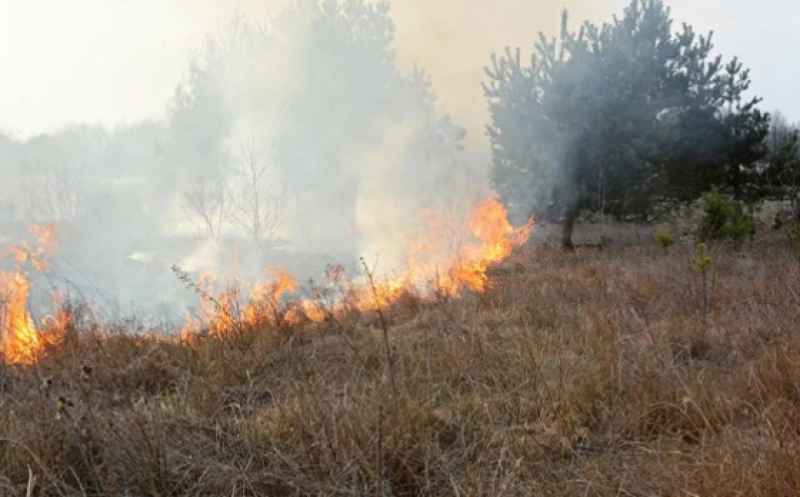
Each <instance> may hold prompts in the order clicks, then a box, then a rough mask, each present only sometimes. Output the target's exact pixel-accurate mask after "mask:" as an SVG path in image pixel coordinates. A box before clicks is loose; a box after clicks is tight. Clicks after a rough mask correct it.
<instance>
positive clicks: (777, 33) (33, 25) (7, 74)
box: [0, 0, 800, 137]
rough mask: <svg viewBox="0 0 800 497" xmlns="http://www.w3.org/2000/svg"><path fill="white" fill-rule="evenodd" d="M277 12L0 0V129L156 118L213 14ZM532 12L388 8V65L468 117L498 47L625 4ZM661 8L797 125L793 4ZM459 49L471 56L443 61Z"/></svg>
mask: <svg viewBox="0 0 800 497" xmlns="http://www.w3.org/2000/svg"><path fill="white" fill-rule="evenodd" d="M284 2H285V0H260V1H255V0H0V130H3V131H5V132H9V133H12V134H14V135H16V136H19V137H24V136H28V135H30V134H32V133H36V132H41V131H47V130H50V129H53V128H56V127H58V126H61V125H63V124H65V123H68V122H71V121H89V122H98V121H100V122H105V123H109V124H116V123H120V122H125V121H136V120H140V119H143V118H148V117H154V116H158V115H160V114H161V113H162V112H163V110H164V107H165V104H166V102H167V100H168V99H169V97H170V96H171V95H172V92H173V90H174V88H175V85H176V84H177V83H178V81H179V80H180V79H181V77H182V76H183V75H184V74H185V71H186V68H187V63H188V60H189V58H190V56H191V55H192V53H193V51H194V50H195V49H196V48H197V47H198V46H199V44H200V42H201V40H202V37H203V36H204V34H205V33H206V32H208V31H209V30H210V29H212V28H213V27H214V23H215V22H216V20H218V19H219V17H220V16H223V15H226V14H229V13H231V12H232V11H233V10H235V9H237V8H238V9H240V10H242V11H243V12H245V13H246V14H250V15H254V16H258V17H260V18H261V19H264V18H265V16H267V15H269V13H270V12H273V13H275V12H276V11H277V9H278V8H279V6H280V5H282V4H283V3H284ZM536 3H537V2H536V1H534V0H395V1H394V2H393V5H394V11H395V12H396V16H395V17H396V20H397V24H398V52H399V56H400V59H401V60H404V59H411V58H413V59H420V61H421V63H422V65H423V66H425V67H426V68H427V69H428V70H429V72H430V73H431V74H432V75H433V77H434V85H435V87H436V89H437V91H438V93H439V94H440V95H442V96H443V103H444V105H445V106H446V107H447V110H449V111H451V112H454V114H456V118H458V117H459V112H462V113H464V115H468V114H469V113H470V112H472V117H475V116H476V114H475V112H481V111H480V110H479V111H475V110H474V109H473V110H471V111H470V110H465V109H466V107H467V106H472V107H474V108H477V109H484V108H485V104H484V103H483V102H482V101H480V94H479V91H480V90H479V87H477V85H478V83H479V80H478V79H479V75H480V73H481V70H482V67H483V66H484V65H486V63H487V61H488V58H487V54H488V53H489V52H491V51H499V50H501V49H502V48H503V46H504V45H506V44H507V45H511V46H522V47H523V48H527V47H530V44H531V43H532V41H533V39H534V37H535V35H536V31H537V30H539V29H547V30H548V31H550V32H555V28H557V25H558V18H557V11H558V9H559V8H560V7H561V6H562V5H568V6H571V8H572V9H573V20H574V21H577V20H578V19H582V18H585V17H586V16H589V15H591V16H595V17H596V16H597V15H601V16H602V18H605V19H608V18H610V16H611V14H612V13H615V12H618V11H619V10H620V9H621V8H622V7H623V6H624V5H625V4H627V3H628V2H627V0H564V1H563V2H557V1H554V0H538V6H535V5H534V6H533V7H531V5H532V4H536ZM667 3H668V4H669V5H672V7H673V13H674V17H675V18H676V19H677V20H678V21H687V22H689V23H690V24H692V25H693V26H694V27H695V28H697V30H698V31H700V32H706V31H708V30H711V29H713V30H714V31H716V42H717V48H718V50H719V51H720V52H722V53H723V54H724V55H726V56H730V55H733V54H736V55H739V56H740V58H741V59H742V60H743V61H744V62H745V64H746V65H747V66H749V67H750V68H751V69H752V76H753V79H754V81H755V84H754V88H753V89H754V90H755V92H756V93H758V94H760V95H762V96H764V97H765V103H764V106H765V107H766V108H767V109H768V110H771V109H773V108H775V107H779V108H780V109H781V110H782V111H783V112H784V113H785V114H787V115H788V117H789V118H790V119H792V120H800V92H798V91H797V90H795V88H797V87H798V85H799V84H800V64H798V63H797V62H796V61H797V55H796V53H795V52H796V47H797V46H800V1H798V0H761V1H759V2H753V1H751V0H671V1H668V2H667ZM467 4H469V7H468V8H464V7H465V6H466V5H467ZM587 5H588V6H590V7H587ZM492 16H493V18H492ZM574 24H575V23H574V22H573V26H574ZM482 29H485V30H486V31H485V32H481V30H482ZM443 33H444V34H443ZM442 39H444V41H445V43H443V44H442V45H441V46H442V47H444V48H441V49H440V50H439V51H438V52H437V47H438V46H439V44H438V43H437V42H436V40H439V41H441V40H442ZM420 40H425V41H427V40H432V43H431V44H427V43H421V41H420ZM475 40H482V41H475ZM480 43H482V45H480ZM476 44H477V45H476ZM464 46H469V47H471V50H469V51H468V52H467V51H465V50H464V49H463V48H461V50H462V52H461V53H456V52H455V51H457V50H459V48H457V47H464ZM475 47H479V48H478V49H476V48H475ZM448 50H449V51H448ZM473 54H474V56H473ZM456 64H458V66H459V67H455V65H456ZM448 65H453V67H448ZM462 76H463V77H462ZM437 78H438V80H437ZM473 78H474V80H473ZM456 81H459V83H455V82H456ZM465 82H466V83H468V85H467V86H468V87H469V88H470V90H469V91H471V92H473V93H469V94H468V95H469V97H464V98H462V95H467V94H466V93H463V92H459V91H455V90H454V91H450V90H451V86H448V85H449V84H462V85H463V84H464V83H465ZM452 88H453V89H454V88H455V87H454V86H453V87H452ZM462 89H463V88H462Z"/></svg>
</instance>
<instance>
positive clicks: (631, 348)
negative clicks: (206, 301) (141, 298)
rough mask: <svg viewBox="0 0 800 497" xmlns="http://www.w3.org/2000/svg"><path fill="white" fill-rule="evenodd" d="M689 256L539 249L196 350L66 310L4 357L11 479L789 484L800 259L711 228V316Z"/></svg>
mask: <svg viewBox="0 0 800 497" xmlns="http://www.w3.org/2000/svg"><path fill="white" fill-rule="evenodd" d="M693 250H694V247H692V246H683V245H676V246H674V247H672V248H671V249H670V251H669V252H665V251H664V250H662V249H660V248H659V247H657V246H655V245H653V244H651V243H644V244H640V245H638V246H637V245H633V246H626V245H622V244H618V245H617V244H613V243H612V245H611V246H610V247H607V248H605V249H603V250H596V249H579V250H577V251H575V252H572V253H569V252H563V251H561V250H558V249H555V248H548V247H545V246H536V245H531V246H527V247H525V248H522V249H520V250H518V251H517V252H515V253H514V254H513V255H512V257H510V258H509V259H508V260H506V261H505V262H504V263H503V264H502V265H500V266H498V267H495V268H493V269H492V271H491V282H492V287H491V288H490V289H488V290H487V291H486V292H484V293H482V294H468V295H465V296H463V297H462V298H459V299H451V300H448V299H442V300H439V301H436V302H426V301H422V300H421V299H418V298H415V297H414V296H413V295H409V296H407V298H403V299H401V300H400V301H398V302H397V303H395V304H394V305H393V306H392V307H391V308H388V309H385V311H384V312H383V313H382V316H378V315H376V314H374V313H359V312H352V313H349V314H347V315H344V316H340V317H337V318H335V319H329V320H326V321H325V322H321V323H305V324H296V325H293V326H291V327H286V326H281V327H279V328H280V329H275V328H274V327H270V326H267V325H264V326H252V327H242V328H238V329H237V330H236V332H235V333H233V332H232V333H230V335H229V336H226V337H224V338H219V337H205V338H200V339H196V340H195V341H193V342H192V343H190V344H183V345H180V344H175V343H171V342H169V341H164V340H158V339H155V338H136V337H131V336H126V335H125V334H123V333H122V331H123V330H124V329H125V325H123V324H121V325H120V330H112V329H102V330H100V329H97V327H95V326H93V324H92V323H91V321H90V320H88V319H85V318H82V316H84V317H85V314H84V313H82V312H81V310H80V308H76V309H73V312H72V314H71V317H70V319H66V320H61V321H60V323H61V324H60V325H59V329H58V330H54V331H53V333H54V334H56V335H57V336H58V338H59V339H58V340H55V342H56V343H55V344H53V345H51V346H49V347H48V348H47V349H46V350H44V351H43V353H42V354H41V356H40V357H39V359H38V361H37V362H36V363H35V365H28V366H25V365H19V366H2V368H3V369H2V370H0V375H1V383H2V384H1V385H0V387H1V388H2V395H1V396H0V495H7V496H16V495H19V496H23V495H31V496H40V495H41V496H73V495H127V496H141V497H144V496H177V495H197V496H199V495H220V496H222V495H230V496H238V495H267V496H291V495H326V496H348V495H351V496H356V495H365V496H366V495H377V496H389V495H394V496H401V495H409V496H410V495H433V496H454V497H455V496H471V495H487V496H500V495H509V496H513V495H518V496H531V495H552V496H576V495H580V496H634V495H635V496H651V495H652V496H656V495H659V496H695V495H696V496H704V497H706V496H715V495H718V496H729V495H746V496H754V497H755V496H788V495H798V494H800V454H798V451H799V450H800V333H799V331H800V330H799V329H798V327H799V326H800V325H799V323H800V264H798V259H797V258H796V257H795V255H794V254H793V253H792V252H791V250H790V249H789V248H788V247H786V246H784V245H783V244H782V243H779V242H751V243H748V244H746V245H745V246H744V248H742V249H740V250H737V249H735V248H733V247H731V246H727V245H725V244H718V245H711V246H710V247H709V252H710V256H711V257H712V259H713V270H712V271H711V273H709V274H708V280H707V283H708V316H707V318H706V319H705V320H704V318H703V310H702V284H701V278H702V275H700V274H698V273H695V272H690V271H689V269H687V265H688V263H689V260H690V256H691V255H692V251H693ZM386 339H388V345H389V349H388V350H387V347H386V345H387V342H386V341H385V340H386Z"/></svg>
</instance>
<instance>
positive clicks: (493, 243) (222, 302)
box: [0, 198, 533, 363]
mask: <svg viewBox="0 0 800 497" xmlns="http://www.w3.org/2000/svg"><path fill="white" fill-rule="evenodd" d="M426 215H427V218H428V223H427V228H426V229H425V230H424V232H423V233H422V234H421V235H420V236H417V237H416V240H415V241H414V242H413V243H407V244H405V246H406V264H405V267H404V269H403V270H402V271H401V272H399V273H396V274H394V275H392V276H391V277H387V276H385V275H380V274H374V273H373V269H370V268H367V266H366V264H365V266H364V268H365V270H366V272H367V274H366V275H365V276H364V277H363V278H362V279H361V280H359V281H350V280H348V279H346V278H344V277H343V275H342V273H341V271H340V270H331V271H330V274H326V277H327V279H328V280H329V289H332V290H333V292H331V293H333V295H335V296H337V297H332V298H326V299H325V301H326V303H323V299H322V294H323V293H324V292H325V291H327V290H325V289H316V290H314V289H312V290H313V292H312V298H308V299H305V300H303V299H299V298H297V293H298V291H299V290H300V286H299V285H298V283H297V280H296V279H295V277H294V276H293V275H292V274H291V273H290V272H289V271H288V270H286V269H284V268H275V269H270V270H268V271H266V279H265V280H263V281H260V282H256V283H254V284H248V283H241V282H239V281H238V280H235V279H234V280H229V281H226V282H224V286H223V287H222V289H220V286H221V285H220V282H218V281H217V280H216V278H215V277H214V275H213V274H211V273H204V274H202V275H201V277H200V280H199V282H198V283H197V284H193V287H194V289H195V291H196V292H197V293H198V294H199V295H200V296H201V297H202V298H201V303H200V311H201V316H199V317H197V318H193V317H191V316H187V320H186V324H185V325H184V327H183V328H182V330H181V332H180V333H179V335H178V337H177V338H178V340H180V341H184V342H186V343H191V342H192V340H193V339H194V337H195V335H196V333H197V332H199V331H200V330H206V331H207V332H208V334H209V335H211V336H216V337H224V336H225V335H227V334H229V333H231V332H235V331H236V330H238V329H241V328H243V327H245V328H251V329H252V328H258V327H262V326H263V327H264V328H274V327H281V326H286V325H289V326H291V325H298V324H301V323H304V322H309V321H312V322H320V321H323V320H325V319H326V318H327V317H329V316H331V317H333V316H335V315H337V314H340V313H344V312H347V311H348V310H349V309H357V310H359V311H361V312H370V311H376V310H380V309H385V308H387V307H389V306H391V305H393V304H395V303H397V302H398V301H399V300H400V299H402V298H403V296H404V295H408V294H413V295H415V296H418V297H420V298H423V299H434V298H437V297H440V296H448V297H455V296H459V295H461V294H462V293H463V292H465V291H472V292H483V291H485V290H486V289H487V288H488V287H489V284H490V282H489V278H488V276H487V271H488V269H489V268H490V266H491V265H492V264H495V263H497V262H500V261H502V260H503V259H505V258H507V257H508V256H509V255H510V254H511V252H512V251H513V250H514V248H516V247H519V246H520V245H522V244H524V243H525V242H526V241H527V239H528V237H529V235H530V233H531V230H532V229H533V224H532V223H529V224H527V225H525V226H523V227H521V228H516V229H515V228H514V227H513V226H512V225H511V224H510V223H509V222H508V219H507V213H506V210H505V208H504V207H503V206H502V205H501V204H500V202H498V201H497V200H495V199H494V198H488V199H485V200H483V201H482V202H480V203H478V204H477V205H476V206H475V208H474V209H472V210H471V211H470V212H469V213H468V215H466V216H464V219H465V220H464V221H463V222H458V221H455V220H453V219H451V218H442V217H440V216H437V215H435V214H434V213H433V212H426ZM29 231H30V233H31V235H32V237H33V239H34V240H35V243H27V242H24V241H23V242H20V243H18V244H16V245H14V246H12V247H11V248H10V250H9V251H8V253H9V254H11V255H12V256H13V258H14V260H15V261H16V266H17V267H16V270H15V271H14V272H8V273H5V272H0V291H2V295H0V296H1V297H2V299H3V300H0V331H2V335H0V339H2V341H1V342H0V345H2V352H3V355H4V357H5V360H6V361H9V362H20V363H31V362H34V361H35V360H36V356H37V354H38V353H39V351H40V350H41V348H42V347H43V346H44V340H45V338H44V336H43V335H41V334H40V333H39V332H38V330H37V327H36V325H35V323H34V321H33V319H32V318H31V316H30V313H29V312H28V310H27V305H28V299H29V293H30V280H29V278H28V275H29V273H28V271H29V270H33V271H39V272H46V271H47V270H48V269H49V263H48V258H49V256H50V255H51V254H52V253H53V252H54V251H55V248H56V240H55V229H54V227H53V225H48V226H31V227H29Z"/></svg>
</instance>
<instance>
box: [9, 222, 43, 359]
mask: <svg viewBox="0 0 800 497" xmlns="http://www.w3.org/2000/svg"><path fill="white" fill-rule="evenodd" d="M28 231H29V232H30V233H31V235H32V236H33V238H34V239H35V240H36V243H35V244H34V245H31V244H29V243H28V242H26V241H22V242H20V243H18V244H15V245H12V246H10V247H9V248H8V250H7V254H9V255H11V256H12V257H13V259H14V260H15V261H16V270H15V271H12V272H4V271H0V347H1V348H2V355H3V358H4V360H5V361H6V362H9V363H25V364H30V363H32V362H35V360H36V356H37V354H38V353H39V351H40V350H41V348H42V347H43V346H44V339H43V337H42V336H41V335H40V334H39V331H38V330H37V329H36V325H35V323H34V321H33V319H32V318H31V316H30V313H29V312H28V310H27V306H28V298H29V296H30V280H29V278H28V275H29V273H28V267H30V268H32V269H33V270H34V271H38V272H46V271H47V270H48V269H49V262H48V258H49V257H50V256H51V255H52V254H53V253H54V252H55V249H56V246H57V242H56V236H55V226H54V225H53V224H49V225H47V226H36V225H33V226H29V227H28Z"/></svg>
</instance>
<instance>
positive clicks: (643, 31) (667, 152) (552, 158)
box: [484, 0, 800, 247]
mask: <svg viewBox="0 0 800 497" xmlns="http://www.w3.org/2000/svg"><path fill="white" fill-rule="evenodd" d="M713 49H714V45H713V36H712V34H708V35H699V34H697V33H696V32H695V31H694V30H693V29H692V28H691V27H690V26H688V25H683V26H682V27H681V28H680V29H675V27H674V26H673V20H672V18H671V16H670V10H669V8H668V7H666V6H665V4H664V3H663V2H662V1H660V0H632V1H631V2H630V4H629V5H628V7H627V8H626V9H625V10H624V12H623V13H622V15H621V16H618V17H617V16H615V17H614V18H613V20H612V21H611V22H608V23H605V24H602V25H597V24H594V23H591V22H585V23H584V24H582V25H581V26H580V28H579V29H578V30H577V31H572V30H570V27H569V16H568V13H567V12H566V11H565V12H564V14H563V18H562V25H561V33H560V36H559V37H557V38H556V39H553V40H551V39H548V38H547V37H545V35H543V34H542V35H541V36H540V41H539V42H538V43H537V44H536V46H535V49H534V52H533V54H532V55H531V56H530V58H528V59H526V60H523V59H522V57H521V54H520V51H519V50H517V51H515V52H512V51H511V50H508V49H507V50H506V51H505V53H503V54H501V55H496V56H493V57H492V60H491V64H490V66H489V67H488V68H487V69H486V75H487V82H486V84H485V85H484V91H485V94H486V97H487V100H488V103H489V109H490V113H491V122H490V124H489V125H488V127H487V131H488V134H489V137H490V140H491V146H492V157H493V162H492V165H491V172H490V177H491V181H492V184H493V186H494V188H495V189H496V190H497V192H498V193H499V194H500V195H501V197H502V199H503V200H504V202H505V203H506V204H507V205H508V206H509V208H510V209H512V210H515V211H516V212H517V213H518V214H521V215H523V216H530V215H534V214H536V215H539V216H543V217H545V218H546V219H551V220H558V221H560V222H561V223H562V226H563V232H562V233H563V236H562V241H563V245H564V246H566V247H572V246H573V241H572V232H573V227H574V223H575V220H576V219H577V217H578V216H579V214H580V213H581V212H584V211H591V212H599V213H603V214H606V215H611V216H613V217H615V218H616V219H619V220H633V219H639V220H645V221H648V220H653V219H656V218H658V217H659V216H660V215H662V214H664V213H665V212H669V211H670V210H671V209H672V208H673V207H675V206H677V205H680V204H683V203H690V202H692V201H694V200H696V199H698V197H700V196H701V195H702V193H703V192H706V191H708V190H709V189H711V188H716V189H719V190H720V191H721V192H724V193H727V194H729V195H731V196H732V197H733V198H734V199H736V200H738V201H741V202H744V203H746V204H747V205H749V206H751V207H753V206H755V205H756V204H757V203H758V202H759V201H761V200H763V199H766V198H771V199H780V200H789V201H790V202H791V205H792V208H793V210H794V213H795V214H796V213H797V212H798V210H797V208H798V193H799V192H798V185H799V184H800V181H799V180H800V176H798V173H800V163H798V130H797V127H796V126H792V125H789V124H788V123H787V122H786V120H785V119H783V118H781V117H780V116H771V115H770V114H769V113H766V112H763V111H762V110H761V109H759V104H760V103H761V99H760V98H758V97H748V96H747V95H748V90H749V89H750V85H751V78H750V73H749V71H748V70H747V69H746V68H744V66H743V64H742V63H741V62H740V61H739V60H738V59H737V58H733V59H731V60H728V61H725V60H724V59H723V58H722V56H720V55H714V54H713Z"/></svg>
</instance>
